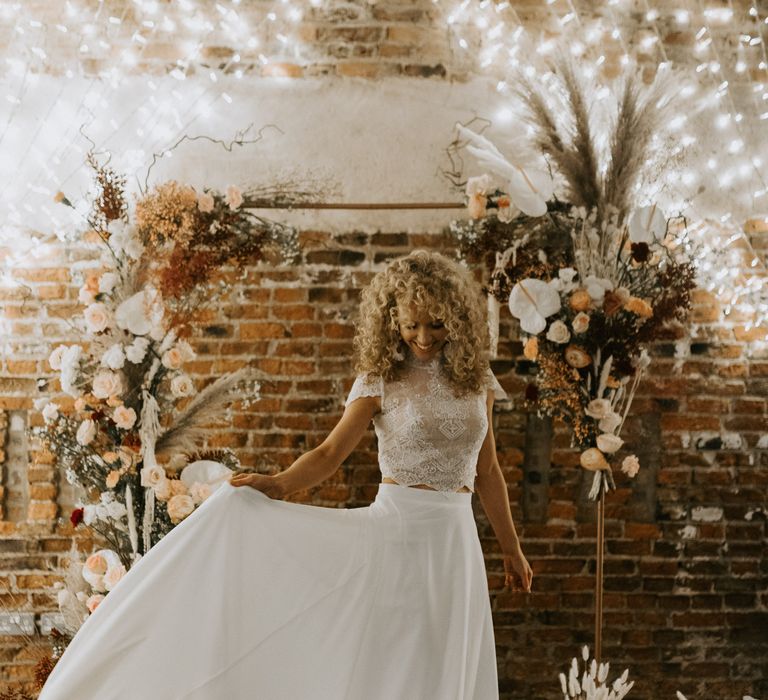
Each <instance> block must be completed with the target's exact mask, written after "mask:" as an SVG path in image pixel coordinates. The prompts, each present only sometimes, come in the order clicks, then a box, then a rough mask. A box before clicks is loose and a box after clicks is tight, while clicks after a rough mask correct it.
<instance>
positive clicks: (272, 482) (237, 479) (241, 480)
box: [229, 473, 285, 499]
mask: <svg viewBox="0 0 768 700" xmlns="http://www.w3.org/2000/svg"><path fill="white" fill-rule="evenodd" d="M229 483H230V484H232V486H250V487H251V488H254V489H256V490H257V491H261V492H262V493H264V494H266V495H267V496H269V497H270V498H277V499H281V498H283V497H284V496H285V493H284V491H283V487H282V485H281V483H280V482H279V481H278V480H277V479H276V478H275V476H273V475H270V474H253V473H242V474H235V476H233V477H231V478H230V480H229Z"/></svg>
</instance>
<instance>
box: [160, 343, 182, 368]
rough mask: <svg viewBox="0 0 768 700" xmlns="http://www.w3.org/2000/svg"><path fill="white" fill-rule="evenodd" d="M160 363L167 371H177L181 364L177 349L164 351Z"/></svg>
mask: <svg viewBox="0 0 768 700" xmlns="http://www.w3.org/2000/svg"><path fill="white" fill-rule="evenodd" d="M161 362H162V363H163V366H164V367H167V368H168V369H179V367H181V363H182V359H181V352H179V350H178V348H171V349H170V350H166V351H165V352H164V353H163V357H162V359H161Z"/></svg>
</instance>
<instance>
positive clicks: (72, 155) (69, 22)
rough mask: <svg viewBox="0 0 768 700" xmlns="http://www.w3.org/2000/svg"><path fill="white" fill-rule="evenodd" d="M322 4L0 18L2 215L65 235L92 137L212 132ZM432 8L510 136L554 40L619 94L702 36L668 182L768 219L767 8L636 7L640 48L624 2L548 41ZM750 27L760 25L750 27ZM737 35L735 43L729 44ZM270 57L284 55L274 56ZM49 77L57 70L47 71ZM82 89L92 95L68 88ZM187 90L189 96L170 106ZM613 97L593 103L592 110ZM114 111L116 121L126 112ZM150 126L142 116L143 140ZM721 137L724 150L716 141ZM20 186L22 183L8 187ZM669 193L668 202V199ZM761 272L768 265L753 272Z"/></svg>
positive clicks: (499, 16)
mask: <svg viewBox="0 0 768 700" xmlns="http://www.w3.org/2000/svg"><path fill="white" fill-rule="evenodd" d="M323 4H324V3H323V0H310V2H309V3H299V2H297V1H296V0H293V1H291V0H278V1H277V2H272V3H270V4H269V5H267V8H266V9H265V10H264V11H263V12H262V13H261V14H259V15H258V16H257V15H255V14H254V13H250V14H247V16H246V13H245V12H244V8H245V7H246V6H247V4H245V3H241V2H239V1H238V0H218V2H214V3H211V4H209V3H199V2H196V1H195V0H178V1H177V2H176V3H160V2H158V1H157V0H131V2H125V3H124V4H123V6H122V8H121V9H120V10H116V7H117V6H115V5H109V6H106V5H104V6H103V7H102V5H103V4H102V3H98V7H93V6H92V5H91V4H86V3H82V4H81V3H80V2H78V1H77V0H66V2H65V3H63V11H62V12H61V13H60V15H59V16H58V17H57V18H56V19H55V21H54V22H52V23H51V24H50V25H47V24H46V22H44V21H41V20H42V19H43V18H42V16H40V15H39V13H37V11H36V10H35V6H34V5H27V4H26V3H21V2H5V3H2V4H0V22H3V23H7V24H8V25H9V26H10V27H12V28H13V31H12V32H11V33H10V39H9V42H8V44H7V45H6V47H5V51H6V56H7V57H6V58H5V60H4V61H3V63H2V64H0V65H2V67H3V68H4V70H5V74H4V77H3V79H2V84H1V85H0V87H1V88H2V89H0V104H1V105H2V107H0V148H2V149H3V158H2V160H1V161H0V175H2V176H3V178H2V182H0V206H2V208H3V209H4V210H6V211H8V212H9V213H10V214H9V218H10V219H11V220H14V218H15V222H16V223H24V222H25V221H29V220H35V221H37V222H38V225H39V226H40V227H42V228H45V225H44V223H43V222H42V220H41V219H40V218H39V217H40V212H48V211H50V212H51V220H50V222H49V223H52V224H53V225H55V226H58V225H59V224H61V223H63V222H65V220H66V218H67V217H66V216H65V215H64V214H63V213H62V208H58V209H56V208H55V207H52V206H51V205H50V201H46V202H45V206H40V197H41V196H42V197H50V196H51V195H52V194H53V193H54V192H55V191H56V190H57V189H60V188H64V187H66V186H68V185H69V184H70V183H72V182H75V181H77V178H78V177H79V176H80V171H81V162H82V157H83V155H84V153H85V151H86V150H87V148H88V145H87V143H86V142H85V141H84V139H83V135H82V134H81V132H80V129H81V128H82V129H83V130H84V133H85V134H87V135H88V136H89V137H90V138H92V139H94V142H95V144H96V146H97V148H98V147H101V146H102V145H104V144H109V143H117V142H118V139H119V138H120V137H121V135H122V134H128V133H135V134H136V135H137V136H138V137H139V144H138V147H136V148H134V149H132V151H133V152H134V153H135V154H138V153H144V154H149V153H152V152H156V151H160V150H163V149H165V148H167V146H168V144H169V143H172V142H173V139H175V138H178V137H179V136H180V135H182V134H184V133H185V130H188V129H189V127H190V125H193V124H194V123H195V122H196V121H198V120H203V121H204V120H209V122H208V123H214V122H212V121H210V120H212V119H213V118H214V117H218V118H221V115H223V114H226V113H227V110H232V109H234V108H235V106H236V105H237V99H236V97H237V93H236V92H235V91H232V90H229V89H228V87H227V85H228V83H227V84H225V83H226V81H225V80H224V76H225V75H226V76H227V77H228V78H230V79H232V78H234V79H235V80H240V79H242V78H243V76H244V75H245V74H246V73H247V71H248V70H249V64H252V63H253V62H255V63H256V66H257V68H258V67H259V66H269V65H270V63H272V62H275V61H285V62H291V61H297V62H299V63H301V62H302V59H303V57H304V51H305V50H306V47H305V45H304V44H303V41H302V39H301V29H302V26H301V22H302V20H303V18H304V16H305V14H307V13H309V12H311V11H312V10H311V8H320V7H322V6H323ZM433 5H434V7H436V8H437V10H438V15H439V16H440V17H441V21H442V22H444V23H445V26H446V27H447V28H448V31H449V35H450V36H451V37H452V41H453V43H454V48H455V50H456V51H457V55H459V56H463V57H464V58H462V59H461V60H462V61H466V60H467V57H469V58H472V57H474V59H475V60H476V61H477V63H476V65H478V66H479V67H480V69H481V71H482V73H483V74H484V75H485V76H487V77H489V78H490V79H491V80H492V83H491V84H492V85H493V86H495V94H496V95H498V99H499V103H498V104H497V105H495V106H494V105H490V106H489V108H490V113H491V114H493V115H494V120H495V122H496V123H497V124H498V125H500V126H503V125H505V124H510V125H511V124H514V123H515V122H516V121H517V119H516V112H515V111H514V110H513V108H512V107H511V106H510V98H509V95H510V94H511V90H510V85H511V84H513V82H514V77H513V76H510V70H513V71H518V70H522V72H523V73H524V74H525V75H527V76H528V77H530V78H531V79H532V80H540V79H544V76H545V75H546V69H545V65H544V64H545V62H546V60H547V59H548V58H549V57H551V56H552V55H553V54H554V53H555V51H556V50H557V48H558V45H559V42H558V36H557V35H558V34H560V35H562V36H564V37H566V38H567V45H568V46H569V48H570V50H571V52H572V53H573V55H575V56H578V57H579V58H580V60H581V61H583V63H584V65H585V72H586V74H587V75H592V76H594V77H595V79H598V80H603V81H606V82H609V81H610V80H611V79H612V78H613V77H614V76H616V75H617V73H618V72H620V71H619V70H618V69H617V65H618V66H619V67H621V66H626V65H628V64H629V63H630V61H631V59H632V56H633V54H634V55H637V52H638V51H640V52H641V53H643V54H644V55H643V56H642V59H643V60H644V61H645V62H646V64H648V63H651V64H652V63H653V62H654V61H656V62H657V63H668V62H669V61H668V57H667V55H666V48H665V42H664V38H663V37H662V36H661V33H660V31H659V26H662V25H664V23H666V22H668V21H669V20H672V21H673V22H674V23H675V24H676V25H677V26H678V27H680V28H681V31H683V30H685V31H687V32H690V33H693V34H694V35H695V41H694V45H693V51H692V53H693V54H695V55H696V60H695V66H693V67H690V68H688V67H686V66H685V65H683V64H680V63H676V64H674V70H675V71H676V72H677V74H678V75H679V76H680V77H681V81H680V85H679V90H678V94H679V96H680V97H681V98H682V102H683V104H682V106H681V107H678V112H677V114H673V115H672V117H671V118H670V120H669V121H668V126H669V128H670V129H671V130H672V131H673V132H674V133H675V134H676V135H677V139H678V143H677V145H676V147H675V150H679V151H681V152H682V151H685V150H686V149H689V151H691V152H692V149H693V148H697V149H699V152H700V155H699V156H698V157H699V158H700V160H699V161H698V163H697V162H696V161H690V162H687V163H686V168H685V169H684V170H681V171H680V172H679V173H670V178H672V177H677V178H678V182H682V184H683V185H684V186H685V187H686V188H688V193H689V194H687V195H685V196H683V197H682V199H683V200H686V201H687V202H688V206H690V207H691V210H690V213H691V214H692V215H699V216H702V217H705V216H710V217H711V216H712V215H713V214H714V213H715V211H717V207H721V210H722V215H723V216H724V217H725V221H726V222H732V221H734V220H735V219H736V217H737V216H741V217H744V216H745V215H746V214H747V213H749V214H752V213H754V214H760V213H761V212H765V211H766V207H768V196H766V194H768V184H766V182H765V178H764V166H763V164H764V163H765V162H766V160H768V139H760V138H759V136H758V135H759V133H760V129H763V128H764V124H765V122H766V120H768V89H766V86H765V85H764V84H763V83H755V84H754V85H753V86H751V89H747V90H746V91H743V90H742V88H743V85H744V81H746V80H749V79H750V77H752V76H754V75H755V73H753V72H752V71H754V70H755V68H756V69H757V71H765V70H766V67H767V66H768V56H767V55H766V44H765V40H764V32H765V31H766V30H765V29H764V28H765V27H766V23H767V22H768V17H764V16H762V13H761V12H760V10H759V8H758V5H757V3H756V2H754V1H753V2H752V3H751V6H750V7H748V8H746V9H744V8H742V7H741V6H740V7H739V8H738V9H736V8H734V7H733V4H732V2H731V0H727V1H726V3H725V4H724V5H723V4H722V3H721V4H719V5H718V6H717V7H704V6H702V4H701V2H700V0H688V1H687V2H686V3H682V5H683V6H682V7H677V8H668V7H664V6H663V5H660V4H657V7H651V6H649V4H648V2H645V1H644V0H641V1H640V2H638V3H635V5H637V6H638V7H639V8H640V12H641V13H642V15H641V16H643V17H644V25H645V26H644V29H645V33H641V34H637V35H636V36H632V34H631V33H630V32H628V31H627V28H628V27H630V26H631V25H632V22H633V20H631V19H630V12H631V11H632V9H631V7H630V5H631V4H630V3H625V2H619V1H618V0H610V1H609V2H607V3H605V4H604V6H603V8H602V9H601V10H598V12H596V13H594V15H593V13H590V16H588V17H587V16H586V15H584V16H582V14H581V13H580V11H579V9H578V8H577V7H576V6H575V4H574V2H573V1H572V0H558V1H557V2H555V0H548V2H547V3H546V5H545V8H544V11H545V12H547V13H548V16H549V18H550V19H551V20H552V22H551V26H550V27H547V28H546V30H545V31H540V30H541V29H542V26H541V25H536V27H535V29H536V31H531V32H529V31H528V30H527V29H526V24H525V23H524V22H523V21H521V18H520V17H519V16H518V14H517V12H516V11H515V8H514V6H513V4H512V3H510V2H498V1H497V2H490V1H489V0H482V1H481V2H474V1H471V0H461V1H456V0H433ZM107 7H109V9H107ZM121 10H122V11H121ZM129 10H130V11H131V12H132V14H133V17H132V18H131V19H130V20H129V18H128V17H127V15H126V12H128V11H129ZM744 18H749V22H748V24H747V23H745V22H744V21H743V19H744ZM528 21H530V20H528V18H526V22H528ZM537 21H538V20H537V19H536V18H534V22H537ZM664 26H666V25H664ZM715 26H716V27H718V28H723V27H736V28H737V30H738V28H740V27H742V26H743V27H744V29H743V31H742V32H741V33H737V34H736V36H737V37H738V41H737V42H736V44H737V45H736V49H735V51H734V52H732V53H729V54H728V55H721V53H720V50H719V49H718V39H717V35H716V34H715V33H713V31H711V27H715ZM747 27H749V29H747ZM688 28H690V29H688ZM729 31H730V33H731V35H733V30H729ZM222 35H223V36H222ZM625 35H626V37H627V38H629V39H630V40H631V41H632V44H631V45H628V44H627V38H625ZM212 36H216V41H215V43H213V44H212V45H213V46H232V47H235V48H238V49H239V52H237V51H234V52H233V53H232V55H231V56H229V57H226V56H225V57H224V58H223V59H220V58H216V57H212V56H207V55H206V53H205V52H206V47H208V46H209V43H208V39H209V37H212ZM52 38H53V39H55V42H69V43H70V44H71V46H72V49H73V51H72V53H71V54H70V55H71V57H72V58H71V63H69V64H66V63H65V64H63V65H62V64H60V56H58V55H56V56H54V55H53V51H54V48H53V47H54V46H55V44H54V43H52V41H51V39H52ZM275 46H276V47H277V50H278V51H279V55H276V54H275V53H274V51H275ZM174 49H175V50H176V51H177V52H178V53H177V55H176V56H173V57H172V58H171V57H170V56H169V57H168V58H167V62H168V63H170V64H171V67H170V69H169V70H168V71H166V72H165V74H163V75H150V74H148V73H146V72H145V71H144V68H143V67H144V66H145V65H146V63H147V62H151V61H153V60H158V59H155V58H153V56H157V55H162V52H163V51H165V52H168V51H171V50H174ZM157 52H160V54H158V53H157ZM676 55H679V54H676ZM163 58H165V57H163ZM731 59H733V60H731ZM160 60H161V61H162V60H163V59H160ZM54 61H56V62H57V65H56V66H55V67H54V66H49V63H51V62H54ZM202 64H205V66H204V68H203V69H201V65H202ZM51 69H53V70H55V71H58V72H59V73H60V75H61V77H60V78H59V80H60V81H61V82H62V88H61V89H60V90H57V91H55V92H53V93H51V94H49V95H44V94H43V92H42V91H43V89H44V86H46V85H47V83H46V81H41V77H42V76H44V75H45V73H46V72H47V71H49V70H51ZM84 71H85V72H86V75H87V76H88V77H83V78H82V79H81V81H80V82H79V83H78V81H76V80H74V79H75V78H77V77H78V75H81V74H82V73H83V72H84ZM129 79H130V80H133V81H138V84H139V85H143V86H144V89H143V91H141V90H138V91H137V93H136V94H137V95H140V99H137V100H131V101H130V102H131V104H130V106H128V105H126V106H125V108H123V105H122V103H121V101H120V95H121V90H122V89H123V88H122V87H121V86H122V85H124V84H125V81H126V80H129ZM76 83H77V84H78V85H79V86H81V87H83V88H84V89H80V87H78V88H77V89H73V88H72V87H69V86H74V85H75V84H76ZM176 88H180V90H179V91H178V92H176V95H174V91H175V89H176ZM606 90H607V88H601V89H600V90H599V92H598V93H596V99H597V101H600V100H601V99H602V97H604V95H605V92H606ZM742 92H746V95H747V100H746V103H745V101H744V100H741V101H740V102H739V104H738V106H737V105H736V101H735V96H736V95H741V94H742ZM750 100H751V104H750V103H749V102H750ZM32 104H37V105H40V106H41V111H40V112H39V113H40V114H43V115H44V116H45V119H41V120H40V121H39V122H38V121H36V122H35V123H34V125H33V126H32V128H31V129H30V128H29V126H28V125H25V127H26V128H24V129H22V124H21V122H20V121H19V116H20V115H22V114H24V109H25V106H26V105H32ZM116 105H120V108H119V109H115V106H116ZM139 115H143V116H142V118H141V120H140V122H141V123H140V124H139V123H137V121H138V120H137V118H138V116H139ZM54 125H55V126H54ZM713 125H714V126H715V128H716V129H717V135H718V138H717V139H716V141H714V140H713V139H711V138H707V136H708V131H707V130H708V129H711V128H712V126H713ZM697 137H698V138H697ZM122 150H125V149H124V148H123V149H122ZM119 151H120V149H115V152H116V153H119ZM134 157H138V156H134ZM687 157H688V156H686V158H687ZM139 162H140V159H139ZM16 173H19V174H20V175H21V176H20V177H19V176H16V177H14V176H12V175H16ZM713 176H715V177H716V178H717V181H718V182H719V183H720V186H721V187H728V188H729V189H728V190H727V191H723V192H722V193H713V187H712V185H711V182H712V179H713ZM703 183H704V184H708V185H709V186H708V188H707V189H706V190H705V191H704V194H703V195H701V196H699V195H697V194H696V193H697V191H698V189H699V188H700V187H701V186H702V184H703ZM660 189H661V190H663V189H664V188H663V186H662V183H660ZM713 194H715V195H717V196H713ZM731 203H732V205H731ZM757 207H761V209H758V208H757ZM23 212H26V213H23ZM35 217H37V218H35ZM728 225H732V224H730V223H729V224H728ZM734 245H735V243H734ZM754 259H755V260H758V261H759V257H757V256H755V258H754ZM750 267H756V268H758V269H759V270H764V267H763V266H762V265H761V264H757V265H756V266H752V265H751V263H750ZM758 288H762V287H758V286H757V285H755V284H752V285H750V289H751V290H753V291H754V290H755V289H758Z"/></svg>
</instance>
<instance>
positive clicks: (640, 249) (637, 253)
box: [632, 243, 651, 263]
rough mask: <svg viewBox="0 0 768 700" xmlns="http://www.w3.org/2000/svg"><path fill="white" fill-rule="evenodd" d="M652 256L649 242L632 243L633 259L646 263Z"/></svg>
mask: <svg viewBox="0 0 768 700" xmlns="http://www.w3.org/2000/svg"><path fill="white" fill-rule="evenodd" d="M650 257H651V249H650V248H649V247H648V244H647V243H633V244H632V259H633V260H634V261H635V262H639V263H644V262H647V261H648V258H650Z"/></svg>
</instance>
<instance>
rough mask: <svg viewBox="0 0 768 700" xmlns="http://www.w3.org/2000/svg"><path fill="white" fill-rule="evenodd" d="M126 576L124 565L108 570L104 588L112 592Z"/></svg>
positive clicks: (105, 575)
mask: <svg viewBox="0 0 768 700" xmlns="http://www.w3.org/2000/svg"><path fill="white" fill-rule="evenodd" d="M125 574H126V570H125V567H124V566H123V565H122V564H118V565H117V566H112V567H110V568H109V569H107V573H106V574H104V588H106V589H107V590H108V591H111V590H112V589H113V588H114V587H115V586H116V585H117V583H118V581H120V579H121V578H123V576H125Z"/></svg>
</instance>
